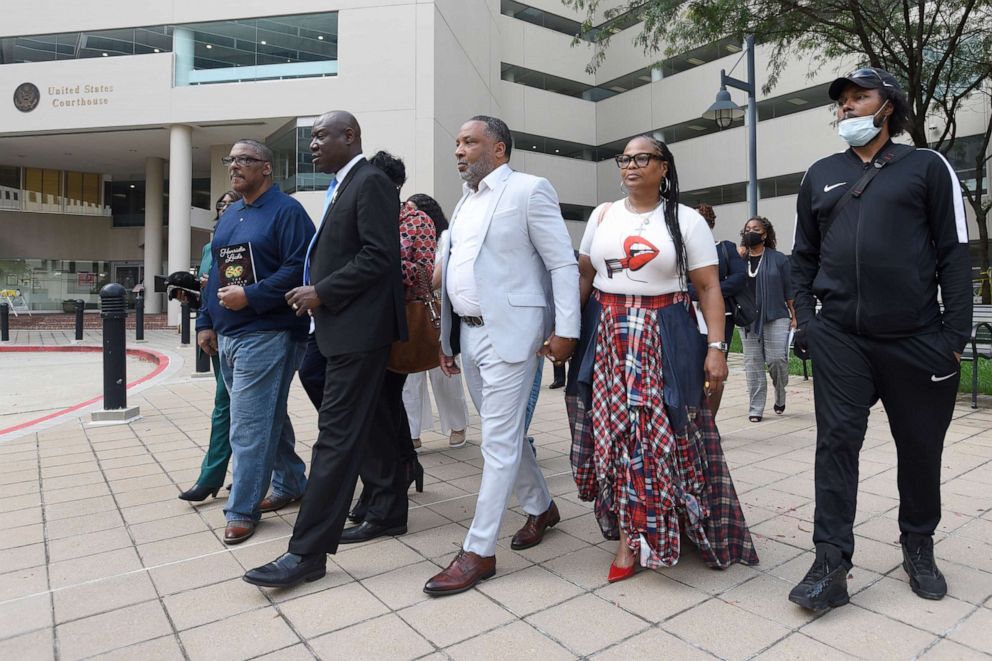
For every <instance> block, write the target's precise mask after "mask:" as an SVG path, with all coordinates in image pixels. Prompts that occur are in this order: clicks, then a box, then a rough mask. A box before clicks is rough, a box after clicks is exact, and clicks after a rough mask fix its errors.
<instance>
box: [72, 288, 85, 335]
mask: <svg viewBox="0 0 992 661" xmlns="http://www.w3.org/2000/svg"><path fill="white" fill-rule="evenodd" d="M74 303H75V304H76V341H77V342H78V341H80V340H82V339H83V305H84V303H83V299H81V298H77V299H76V300H75V301H74Z"/></svg>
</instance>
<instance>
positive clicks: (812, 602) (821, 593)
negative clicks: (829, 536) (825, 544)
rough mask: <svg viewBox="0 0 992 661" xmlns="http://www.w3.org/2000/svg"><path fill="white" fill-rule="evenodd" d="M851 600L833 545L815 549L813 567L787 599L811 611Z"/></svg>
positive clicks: (841, 563) (840, 561)
mask: <svg viewBox="0 0 992 661" xmlns="http://www.w3.org/2000/svg"><path fill="white" fill-rule="evenodd" d="M850 599H851V598H850V597H849V596H848V594H847V567H846V566H845V565H844V562H843V561H842V560H841V559H840V552H839V551H838V550H836V549H835V548H833V547H831V548H830V549H829V550H826V549H822V550H821V549H817V551H816V559H815V560H814V561H813V566H812V567H810V568H809V571H808V572H806V576H804V577H803V580H802V581H800V582H799V585H797V586H796V587H794V588H792V592H790V593H789V601H791V602H792V603H794V604H799V605H800V606H802V607H803V608H808V609H810V610H813V611H822V610H826V609H828V608H834V607H835V606H843V605H844V604H846V603H847V602H848V601H850Z"/></svg>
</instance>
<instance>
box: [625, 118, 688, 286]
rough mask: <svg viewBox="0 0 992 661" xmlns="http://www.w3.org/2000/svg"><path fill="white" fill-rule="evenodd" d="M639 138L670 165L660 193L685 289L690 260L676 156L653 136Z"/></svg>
mask: <svg viewBox="0 0 992 661" xmlns="http://www.w3.org/2000/svg"><path fill="white" fill-rule="evenodd" d="M637 138H643V139H644V140H647V141H648V142H650V143H651V144H652V146H654V148H655V150H656V151H657V152H658V154H659V155H660V156H661V158H662V160H663V161H664V162H665V163H667V164H668V172H667V173H666V174H665V178H664V179H662V180H661V188H660V189H659V192H660V193H661V197H662V199H664V200H665V226H666V227H667V228H668V233H669V234H670V235H671V236H672V242H673V243H674V244H675V266H676V269H677V271H678V274H679V284H680V285H681V286H682V287H683V288H684V287H685V286H686V282H687V281H688V274H689V267H688V264H689V258H688V256H687V255H686V251H685V241H684V240H683V239H682V229H681V228H680V227H679V173H678V171H677V170H676V169H675V156H673V155H672V152H671V150H670V149H669V148H668V145H666V144H665V143H664V142H662V141H661V140H659V139H658V138H656V137H654V136H653V135H648V134H643V135H639V136H637ZM635 139H636V138H635Z"/></svg>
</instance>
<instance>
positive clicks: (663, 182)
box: [659, 177, 672, 195]
mask: <svg viewBox="0 0 992 661" xmlns="http://www.w3.org/2000/svg"><path fill="white" fill-rule="evenodd" d="M671 189H672V185H671V184H670V183H668V177H665V178H664V179H662V180H661V188H660V189H659V190H660V192H661V194H662V195H668V191H670V190H671Z"/></svg>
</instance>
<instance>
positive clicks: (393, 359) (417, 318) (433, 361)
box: [387, 293, 441, 374]
mask: <svg viewBox="0 0 992 661" xmlns="http://www.w3.org/2000/svg"><path fill="white" fill-rule="evenodd" d="M406 326H407V332H408V335H409V339H408V340H406V341H405V342H403V341H400V342H393V346H392V347H391V348H390V350H389V363H388V365H387V368H388V369H389V371H391V372H398V373H399V374H416V373H417V372H425V371H427V370H429V369H434V368H435V367H437V366H438V365H440V364H441V358H440V356H439V355H438V354H439V351H440V349H441V299H440V295H439V294H438V293H435V294H433V295H431V296H430V297H429V298H427V300H423V299H419V298H418V299H414V300H412V301H407V303H406Z"/></svg>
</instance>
